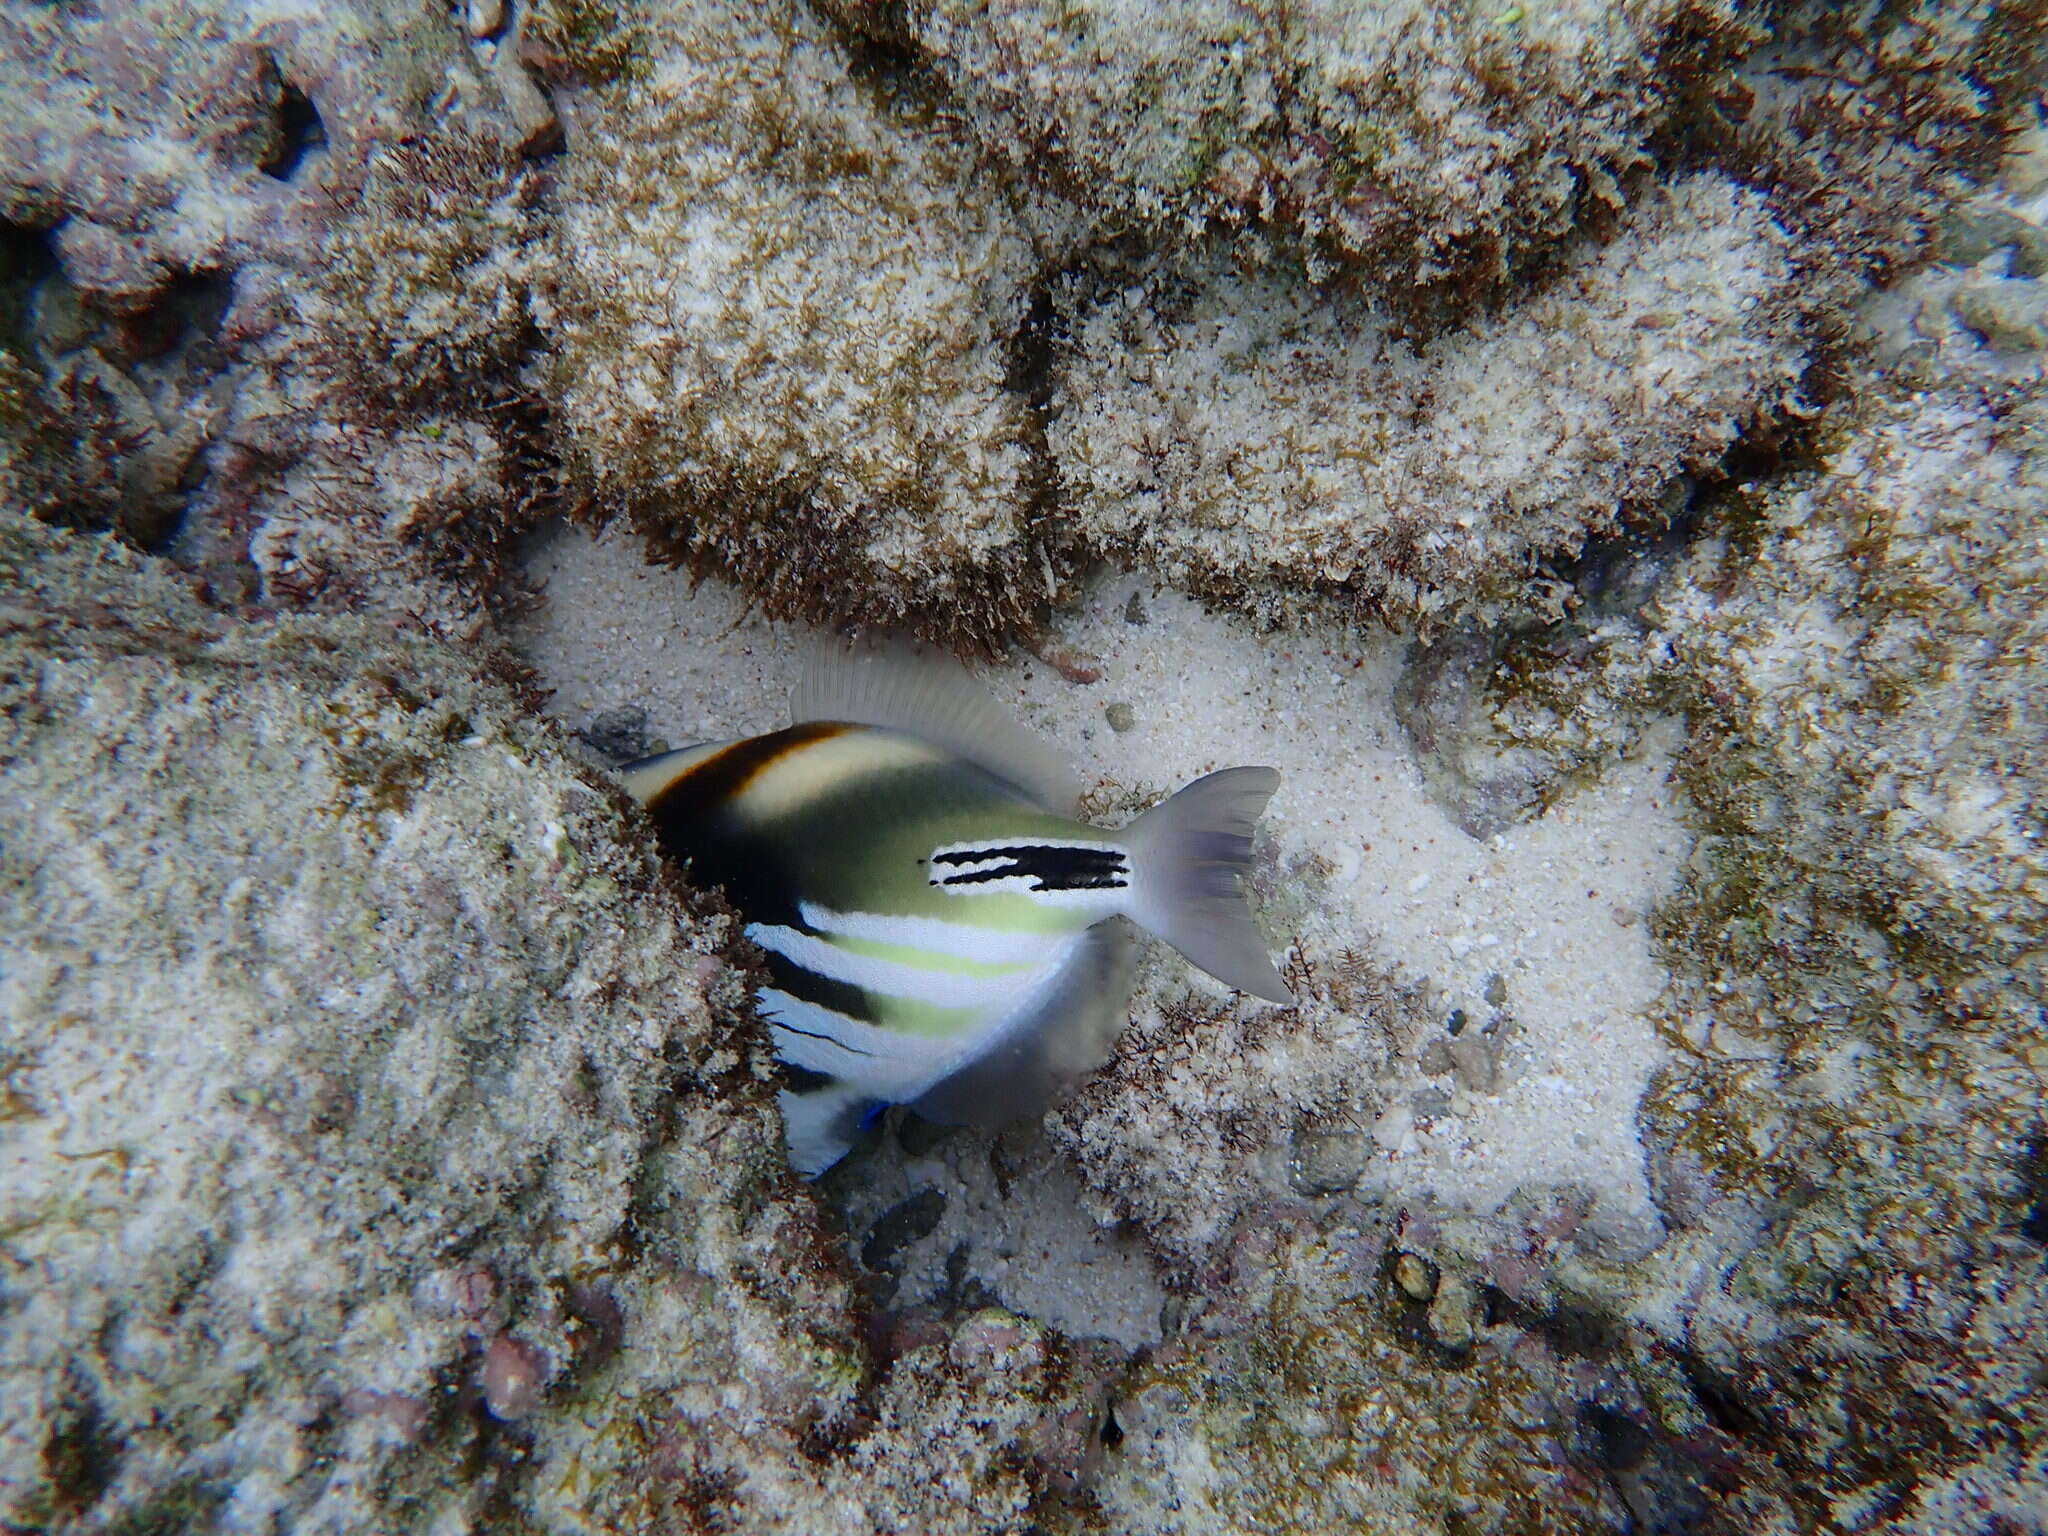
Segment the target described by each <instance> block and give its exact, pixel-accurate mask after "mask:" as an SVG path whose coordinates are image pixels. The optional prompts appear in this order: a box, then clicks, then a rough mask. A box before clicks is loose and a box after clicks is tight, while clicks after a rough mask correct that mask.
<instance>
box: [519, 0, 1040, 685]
mask: <svg viewBox="0 0 2048 1536" xmlns="http://www.w3.org/2000/svg"><path fill="white" fill-rule="evenodd" d="M645 20H646V26H647V40H646V41H645V43H644V45H643V48H644V54H643V57H644V68H642V69H638V70H636V71H634V72H632V73H630V74H629V75H627V76H626V77H625V78H623V79H620V80H617V81H615V82H613V83H611V84H609V85H607V86H605V87H604V88H602V89H600V90H598V91H596V92H594V93H593V94H592V97H591V99H589V100H588V101H587V102H586V103H585V104H584V109H583V110H582V111H581V112H580V113H579V115H578V117H577V120H576V123H575V125H574V136H573V137H574V148H573V153H572V154H571V156H570V159H569V162H568V164H567V166H566V168H565V175H564V177H563V187H562V196H561V220H560V227H559V231H558V234H557V237H556V238H557V248H556V253H557V259H558V265H557V271H556V282H555V286H554V291H553V293H552V295H551V297H550V299H549V301H548V303H547V305H546V307H545V312H544V314H543V321H544V325H545V328H546V330H547V333H548V336H549V338H550V341H551V343H552V346H553V351H554V356H553V361H552V367H551V373H552V377H553V380H554V391H553V394H554V400H555V402H556V405H557V409H558V412H559V421H560V426H561V429H562V432H563V436H564V440H565V446H566V452H567V454H568V458H569V465H570V469H571V472H572V474H573V475H574V476H575V478H576V480H577V483H578V486H579V488H580V489H582V490H585V491H587V492H588V493H589V494H590V495H591V496H592V497H593V498H594V502H595V510H596V511H597V513H598V514H599V515H600V516H614V515H616V516H622V517H623V518H625V520H626V521H628V522H629V523H630V524H631V525H632V526H633V527H634V528H635V529H636V530H637V531H638V532H640V533H641V534H642V535H643V536H644V537H645V538H646V539H647V540H648V542H649V545H650V547H651V548H652V550H653V551H654V552H656V553H657V554H659V555H661V556H663V557H664V558H667V559H669V560H671V561H673V562H685V561H687V562H690V563H691V564H693V565H695V566H697V567H699V568H715V569H720V570H723V571H726V572H729V573H730V574H731V575H733V576H734V577H735V578H736V579H737V580H738V581H739V582H740V583H741V585H743V586H744V587H746V588H747V590H748V591H749V592H750V593H752V594H753V595H755V596H756V597H757V598H758V599H759V600H760V601H761V602H762V603H763V605H764V606H765V608H766V609H767V611H768V612H770V613H771V614H775V615H778V616H780V615H790V614H801V615H804V616H807V617H827V616H829V617H831V618H833V619H836V620H841V621H843V620H847V619H862V620H868V621H880V622H890V623H904V622H909V623H911V624H913V625H916V626H918V627H923V628H927V629H932V630H935V631H940V632H944V633H947V634H948V635H950V636H952V637H954V638H957V639H964V640H969V641H978V642H980V643H983V644H987V643H991V642H993V641H994V640H996V639H998V638H999V637H1001V636H1003V635H1004V634H1006V633H1007V632H1009V631H1011V630H1013V629H1016V628H1019V627H1021V626H1023V625H1024V624H1025V623H1027V621H1028V619H1029V617H1030V615H1031V613H1032V612H1033V610H1034V609H1035V608H1036V607H1037V606H1039V605H1041V604H1043V603H1044V602H1045V601H1046V600H1047V599H1049V598H1050V597H1052V596H1053V595H1054V592H1055V590H1056V576H1055V574H1054V568H1053V566H1052V565H1051V564H1049V563H1048V556H1047V555H1046V554H1045V552H1044V550H1043V549H1042V547H1041V545H1040V543H1039V541H1038V540H1037V538H1036V537H1035V533H1034V527H1033V522H1034V517H1035V515H1036V502H1037V498H1038V496H1039V494H1040V482H1041V478H1042V473H1041V467H1040V457H1041V456H1040V454H1039V452H1038V450H1037V448H1036V447H1035V427H1034V423H1033V419H1032V416H1031V413H1030V411H1029V410H1028V409H1027V405H1026V401H1025V399H1024V397H1023V396H1022V395H1021V394H1020V393H1018V392H1017V391H1015V390H1013V389H1012V388H1011V387H1010V381H1009V375H1010V372H1011V368H1012V362H1011V358H1010V353H1009V348H1010V346H1011V345H1012V343H1013V342H1014V340H1015V338H1016V336H1017V335H1018V333H1019V331H1020V330H1021V329H1022V327H1023V324H1024V321H1025V318H1026V311H1027V308H1028V303H1029V300H1028V295H1027V288H1028V285H1029V283H1030V281H1031V279H1032V277H1033V275H1034V273H1035V271H1036V269H1037V265H1038V261H1037V257H1036V256H1035V255H1034V252H1033V250H1032V247H1031V245H1030V243H1029V242H1028V241H1027V240H1026V238H1025V237H1024V235H1023V234H1022V233H1021V228H1020V225H1019V221H1018V220H1017V218H1016V216H1015V213H1014V210H1013V209H1012V207H1011V205H1010V204H1009V202H1008V200H1007V198H1006V197H1005V194H1004V191H1003V184H1002V182H1001V181H1000V179H996V178H990V177H986V176H983V175H980V174H978V173H977V171H976V163H975V155H974V151H973V149H972V146H971V145H970V144H968V143H967V142H965V141H964V140H963V139H962V138H961V137H960V135H959V134H958V133H957V132H956V131H955V130H954V129H953V128H952V127H951V126H950V124H949V123H948V121H947V120H946V119H945V118H944V117H941V116H938V115H935V114H933V113H931V112H929V111H927V110H924V109H922V108H920V107H918V106H916V105H915V104H914V103H912V102H909V101H903V100H896V99H894V98H893V96H892V93H891V90H890V87H889V85H888V82H887V81H885V80H882V79H877V78H874V77H873V76H872V75H869V76H866V77H863V76H861V75H858V74H857V73H856V72H855V70H854V67H853V61H852V59H851V58H850V57H849V55H848V52H847V50H846V49H845V48H844V47H843V46H842V45H841V44H840V43H839V42H837V41H835V40H834V38H833V37H832V35H831V34H830V32H829V29H828V28H826V27H825V26H824V24H823V23H821V22H820V21H818V20H817V19H816V18H814V17H812V16H810V15H809V14H808V13H806V12H805V11H804V10H803V9H802V8H801V7H796V6H792V5H788V4H784V3H776V4H770V5H765V6H754V5H745V4H737V3H731V4H729V3H725V0H707V3H701V4H674V5H665V6H654V7H652V8H651V9H650V10H649V11H648V12H647V13H646V16H645Z"/></svg>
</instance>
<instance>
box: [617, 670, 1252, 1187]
mask: <svg viewBox="0 0 2048 1536" xmlns="http://www.w3.org/2000/svg"><path fill="white" fill-rule="evenodd" d="M935 666H936V664H935V663H930V662H912V661H910V660H909V659H907V658H905V657H903V656H901V655H883V656H869V657H865V658H859V659H856V661H855V662H853V663H851V664H849V665H848V666H847V667H845V668H844V669H843V675H842V676H841V677H840V678H839V680H838V681H837V682H836V683H833V684H831V685H828V686H824V687H822V688H820V687H815V686H814V687H813V689H812V692H813V693H814V694H822V697H818V698H816V699H815V700H814V701H813V702H812V704H811V706H810V707H811V709H813V710H824V711H826V712H828V713H830V714H832V715H836V716H845V717H849V718H825V719H810V720H804V721H801V722H800V723H798V724H796V725H792V726H790V727H788V728H787V729H784V730H780V731H774V732H770V733H768V734H766V735H763V736H754V737H748V738H745V739H743V740H739V741H731V742H720V743H714V744H711V745H706V746H698V747H691V748H686V749H684V750H682V751H680V752H673V753H668V754H665V755H664V756H662V757H658V758H653V759H649V760H648V761H646V762H644V763H640V764H635V765H633V766H632V767H630V768H628V769H627V770H626V773H625V780H626V786H627V788H628V789H629V790H630V791H631V792H632V793H633V794H634V795H635V796H636V797H637V798H639V799H640V800H641V802H642V803H643V804H644V805H645V806H646V807H647V810H648V813H649V815H650V816H651V818H652V819H653V821H654V824H655V828H656V831H657V835H658V837H659V839H660V842H661V844H662V847H663V849H664V850H665V851H666V852H667V853H669V854H670V856H671V857H674V858H676V859H678V860H679V861H682V862H684V863H685V865H686V872H687V875H688V878H689V879H690V880H691V881H692V882H693V883H696V884H700V885H707V886H710V885H715V886H720V887H722V888H723V889H724V890H725V892H726V895H727V897H728V899H729V900H730V901H731V902H732V904H733V905H734V906H735V907H736V908H737V909H738V910H739V912H740V913H741V914H742V916H743V917H744V918H745V919H746V933H747V936H748V937H749V938H751V939H752V940H753V941H754V942H755V943H756V944H758V945H759V946H760V948H761V950H762V952H763V954H764V957H765V960H766V972H767V979H766V981H765V982H764V983H763V985H762V986H761V987H760V989H759V991H758V993H757V1001H758V1005H759V1010H760V1012H761V1015H762V1017H763V1018H764V1019H765V1020H766V1021H767V1022H768V1025H769V1028H770V1031H771V1034H772V1036H773V1039H774V1043H775V1049H776V1054H777V1055H778V1057H779V1058H780V1060H781V1062H782V1065H783V1075H784V1088H783V1093H782V1108H783V1117H784V1124H785V1128H786V1133H787V1140H788V1144H789V1151H790V1160H791V1163H792V1165H793V1166H795V1167H796V1168H797V1169H798V1170H799V1171H800V1172H803V1173H805V1174H807V1175H816V1174H818V1173H820V1172H822V1171H823V1170H824V1169H825V1168H828V1167H830V1166H831V1165H832V1164H833V1163H835V1162H837V1161H838V1160H839V1159H840V1158H841V1157H842V1156H844V1155H845V1153H846V1152H847V1150H848V1149H849V1148H850V1147H851V1146H852V1144H853V1142H854V1140H855V1139H856V1138H857V1137H858V1135H859V1133H860V1131H861V1129H862V1127H863V1126H864V1125H865V1124H866V1123H867V1122H868V1121H870V1120H871V1119H872V1118H873V1117H874V1115H875V1114H876V1113H877V1112H878V1111H879V1110H880V1109H881V1108H882V1107H884V1106H886V1105H889V1104H910V1105H913V1106H915V1107H916V1108H917V1109H918V1111H919V1112H920V1113H922V1114H924V1115H926V1116H927V1117H928V1118H931V1119H935V1120H939V1121H942V1122H949V1123H979V1124H1000V1123H1003V1122H1005V1121H1007V1120H1009V1119H1013V1118H1015V1117H1017V1116H1018V1115H1020V1114H1024V1113H1029V1112H1031V1111H1032V1110H1034V1109H1037V1108H1039V1107H1042V1106H1043V1104H1044V1103H1045V1102H1046V1101H1047V1100H1048V1099H1050V1097H1051V1096H1052V1095H1053V1094H1054V1093H1055V1092H1057V1091H1058V1089H1059V1088H1060V1087H1061V1086H1062V1085H1063V1084H1064V1083H1066V1082H1067V1081H1069V1080H1071V1079H1072V1078H1074V1077H1077V1076H1079V1075H1080V1074H1081V1073H1083V1072H1086V1071H1088V1070H1091V1069H1092V1068H1094V1067H1095V1066H1097V1065H1099V1064H1100V1063H1101V1061H1102V1060H1103V1059H1105V1057H1106V1056H1107V1054H1108V1051H1109V1047H1110V1044H1111V1043H1112V1041H1113V1040H1114V1038H1115V1035H1116V1032H1117V1030H1119V1029H1120V1028H1121V1027H1122V1026H1123V1023H1124V1022H1125V1018H1126V1008H1127V1002H1128V997H1129V990H1130V940H1129V934H1128V930H1127V929H1126V927H1125V925H1124V924H1123V923H1122V922H1121V921H1118V919H1124V918H1130V919H1134V920H1136V921H1138V922H1140V923H1141V924H1143V925H1145V926H1147V927H1151V928H1153V929H1154V931H1158V932H1161V934H1162V936H1163V937H1166V938H1167V939H1168V940H1169V941H1170V942H1174V943H1176V944H1179V945H1180V947H1182V948H1183V949H1184V950H1188V952H1190V953H1191V954H1192V955H1193V956H1194V958H1196V959H1197V960H1198V961H1200V962H1201V963H1204V964H1206V965H1208V966H1209V968H1210V969H1212V970H1216V969H1217V968H1218V966H1221V967H1222V969H1223V972H1226V973H1229V974H1226V975H1225V977H1224V979H1228V980H1233V981H1234V982H1235V983H1236V984H1238V985H1241V986H1246V987H1247V989H1248V990H1252V991H1255V992H1258V993H1259V994H1260V995H1263V996H1266V997H1269V998H1272V999H1274V1000H1276V1001H1282V1000H1288V995H1287V992H1286V989H1285V987H1284V986H1283V985H1282V984H1281V983H1280V980H1279V977H1278V976H1277V974H1276V973H1274V972H1273V969H1272V965H1271V962H1270V961H1269V960H1268V959H1267V958H1266V956H1265V952H1264V949H1263V947H1262V945H1260V944H1259V943H1258V940H1257V933H1256V930H1255V929H1253V928H1252V927H1251V923H1250V915H1249V912H1248V911H1247V910H1246V909H1245V908H1244V905H1243V900H1242V896H1241V894H1239V892H1238V889H1237V883H1236V882H1237V876H1238V874H1239V873H1240V872H1241V871H1242V869H1243V867H1244V865H1245V864H1246V862H1247V861H1248V858H1249V851H1250V835H1249V834H1250V826H1251V821H1252V819H1253V818H1255V817H1256V815H1257V812H1258V809H1259V808H1260V807H1262V806H1263V804H1264V802H1265V799H1266V797H1267V796H1268V795H1270V794H1271V792H1272V789H1273V786H1274V784H1275V783H1276V782H1277V779H1278V776H1277V775H1276V774H1274V773H1273V772H1272V770H1270V769H1264V768H1243V769H1230V770H1225V771H1224V772H1223V773H1221V774H1212V775H1210V776H1209V778H1208V779H1205V780H1201V781H1198V782H1197V784H1196V785H1195V786H1191V787H1190V789H1189V790H1188V791H1184V792H1183V795H1182V796H1176V797H1175V798H1174V800H1170V801H1168V802H1167V803H1166V804H1165V805H1162V806H1160V807H1158V808H1156V809H1155V810H1154V811H1152V812H1148V813H1147V814H1146V815H1145V816H1143V817H1140V818H1139V819H1138V820H1137V821H1136V822H1133V823H1132V824H1131V826H1130V827H1128V828H1125V829H1123V830H1122V831H1109V830H1105V829H1101V828H1096V827H1091V826H1088V825H1086V824H1085V823H1082V822H1080V821H1077V820H1074V819H1073V818H1071V817H1068V816H1064V815H1061V814H1060V813H1059V812H1058V811H1056V810H1054V809H1052V808H1051V807H1050V806H1049V805H1048V804H1046V803H1045V801H1046V799H1047V798H1049V797H1056V796H1057V795H1058V794H1059V793H1060V791H1059V790H1058V789H1057V788H1053V789H1051V790H1050V792H1048V784H1047V779H1048V776H1047V774H1046V772H1045V771H1044V769H1043V767H1042V763H1041V762H1040V761H1036V760H1034V759H1033V757H1032V754H1031V752H1029V751H1027V750H1025V748H1024V745H1023V744H1022V743H1019V742H1017V741H1016V740H1015V737H1016V736H1018V735H1020V734H1021V732H1019V731H1018V728H1016V727H1014V725H1010V724H1008V723H1004V724H1003V725H1002V726H1001V727H1000V728H998V727H997V725H996V723H995V722H994V721H993V720H992V719H991V718H990V711H991V710H992V709H993V704H992V701H988V700H986V698H985V696H980V695H978V694H974V695H969V694H968V693H966V692H965V691H963V690H964V689H967V688H971V686H972V685H971V684H967V683H966V682H965V680H964V677H962V678H959V679H958V680H955V679H953V678H951V677H949V676H948V674H945V673H943V672H934V671H933V670H932V669H933V668H934V667H935ZM935 677H936V678H938V679H939V681H937V682H934V678H935ZM906 679H908V681H906ZM1006 742H1007V743H1008V744H1009V745H1010V746H1012V747H1013V748H1015V750H1014V752H1013V753H1011V754H1010V756H1009V757H1008V758H1006V756H1005V754H1004V751H1003V748H1004V746H1005V744H1006ZM1011 761H1014V762H1015V763H1016V764H1018V765H1020V766H1019V767H1017V769H1016V770H1015V771H1016V772H1017V773H1018V775H1019V778H1021V779H1023V780H1027V781H1033V780H1035V781H1037V782H1036V783H1035V784H1034V785H1033V787H1027V786H1026V783H1024V782H1019V779H1018V778H1012V777H1010V776H1009V775H1008V773H1006V772H1005V768H1006V767H1008V766H1009V765H1010V762H1011ZM1204 786H1207V788H1206V790H1205V789H1204ZM1198 792H1199V793H1198ZM1189 796H1192V799H1189V798H1185V797H1189ZM1176 802H1179V805H1178V808H1177V809H1176ZM1205 810H1206V812H1208V813H1209V814H1207V815H1194V814H1191V813H1192V812H1201V811H1205ZM1162 843H1166V844H1168V846H1165V847H1163V848H1162V847H1161V846H1160V845H1161V844H1162ZM1176 900H1178V901H1179V902H1180V903H1181V904H1182V905H1184V906H1185V908H1186V911H1184V912H1182V913H1180V914H1179V915H1180V916H1181V917H1182V918H1184V919H1188V920H1191V921H1192V924H1193V928H1192V929H1191V930H1189V932H1181V933H1177V932H1176V931H1175V923H1174V921H1172V920H1171V919H1164V920H1163V919H1162V916H1161V911H1160V909H1161V908H1162V906H1164V907H1165V908H1168V909H1171V908H1172V906H1173V905H1174V903H1175V902H1176ZM1219 919H1220V920H1221V928H1222V931H1221V932H1220V933H1219V932H1215V931H1211V930H1215V929H1216V928H1217V927H1218V923H1219ZM1185 926H1186V924H1185V923H1184V924H1183V927H1185ZM1190 933H1192V942H1193V948H1192V949H1191V948H1190V944H1189V942H1188V940H1189V939H1190ZM1205 945H1206V946H1208V949H1207V958H1206V959H1204V955H1203V953H1201V951H1203V950H1204V946H1205Z"/></svg>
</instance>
